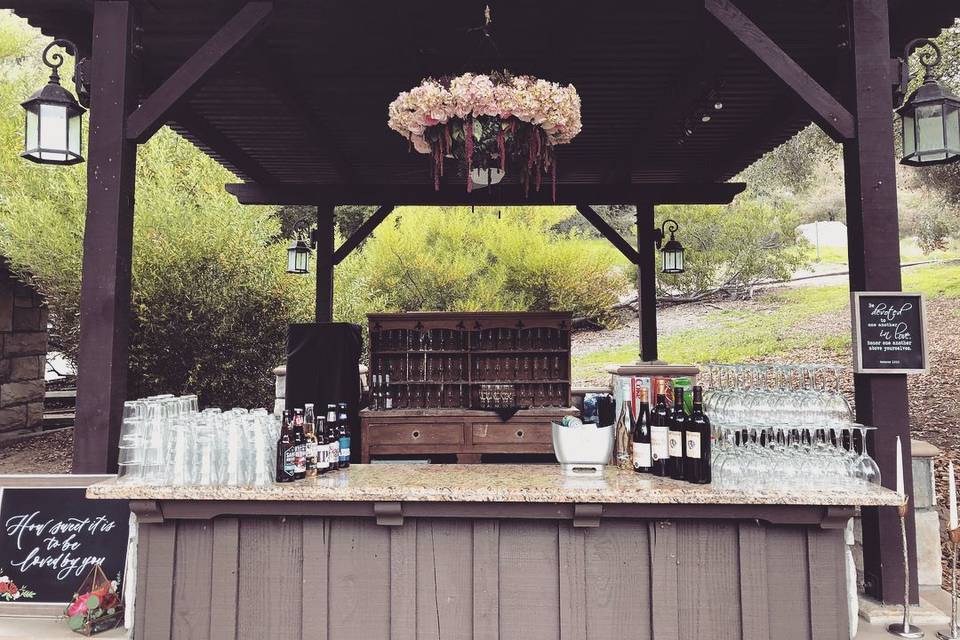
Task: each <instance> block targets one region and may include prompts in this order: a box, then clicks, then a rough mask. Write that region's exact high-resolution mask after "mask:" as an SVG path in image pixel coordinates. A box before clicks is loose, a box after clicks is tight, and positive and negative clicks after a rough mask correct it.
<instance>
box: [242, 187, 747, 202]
mask: <svg viewBox="0 0 960 640" xmlns="http://www.w3.org/2000/svg"><path fill="white" fill-rule="evenodd" d="M744 188H746V185H745V184H743V183H742V182H719V183H715V182H706V183H651V184H560V185H557V201H556V202H554V201H553V200H552V199H551V196H550V189H544V190H543V191H542V192H540V193H537V192H531V193H530V194H529V195H524V193H523V188H522V187H521V186H520V185H518V184H506V185H504V184H501V185H498V186H497V187H495V188H494V189H493V190H488V189H478V190H476V191H474V192H473V193H467V192H466V189H465V188H464V187H463V185H460V184H456V185H454V184H451V185H441V187H440V191H435V190H434V188H433V185H432V184H381V185H372V184H354V185H343V184H291V183H285V184H278V185H264V184H256V183H242V184H228V185H226V190H227V192H229V193H230V194H232V195H234V196H235V197H236V198H237V200H238V201H239V202H240V204H273V205H283V204H285V205H294V204H303V205H311V204H316V203H318V202H323V203H330V204H371V205H380V204H382V203H384V202H391V203H393V204H394V205H395V206H400V205H437V206H455V205H467V206H470V205H475V206H484V205H491V206H496V205H501V206H502V205H534V204H536V205H554V204H556V205H576V204H582V203H584V202H588V203H590V204H634V203H635V202H651V203H653V204H729V203H730V202H731V201H732V200H733V199H734V197H736V195H737V194H739V193H740V192H741V191H743V190H744Z"/></svg>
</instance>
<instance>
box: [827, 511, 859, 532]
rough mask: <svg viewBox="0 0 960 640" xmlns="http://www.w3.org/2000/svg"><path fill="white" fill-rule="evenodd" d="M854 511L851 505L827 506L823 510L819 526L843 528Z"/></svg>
mask: <svg viewBox="0 0 960 640" xmlns="http://www.w3.org/2000/svg"><path fill="white" fill-rule="evenodd" d="M855 511H856V510H855V509H854V508H853V507H827V508H826V509H824V512H823V520H821V521H820V528H821V529H844V528H846V526H847V520H849V519H850V518H852V517H853V516H854V514H855Z"/></svg>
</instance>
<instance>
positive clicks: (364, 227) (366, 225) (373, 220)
mask: <svg viewBox="0 0 960 640" xmlns="http://www.w3.org/2000/svg"><path fill="white" fill-rule="evenodd" d="M391 211H393V205H392V204H388V205H384V206H382V207H380V208H379V209H377V210H376V211H374V212H373V215H371V216H370V217H369V218H367V219H366V220H364V221H363V224H361V225H360V226H359V227H358V228H357V230H356V231H354V232H353V235H351V236H350V237H349V238H347V240H346V241H345V242H344V243H343V244H342V245H340V247H339V248H338V249H337V250H336V251H334V252H333V264H335V265H336V264H340V263H341V262H343V261H344V259H345V258H346V257H347V256H348V255H350V252H351V251H353V250H354V249H356V248H357V247H359V246H360V243H361V242H363V241H364V240H366V239H367V236H369V235H370V234H371V233H373V230H374V229H376V228H377V227H379V226H380V223H381V222H383V221H384V220H385V219H386V217H387V216H388V215H390V212H391Z"/></svg>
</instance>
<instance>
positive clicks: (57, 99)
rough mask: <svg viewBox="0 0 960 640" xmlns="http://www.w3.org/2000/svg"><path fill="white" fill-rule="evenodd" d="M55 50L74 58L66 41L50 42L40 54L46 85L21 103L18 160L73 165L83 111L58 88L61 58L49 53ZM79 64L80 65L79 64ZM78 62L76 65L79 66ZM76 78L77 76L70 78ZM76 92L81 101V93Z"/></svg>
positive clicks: (73, 48)
mask: <svg viewBox="0 0 960 640" xmlns="http://www.w3.org/2000/svg"><path fill="white" fill-rule="evenodd" d="M55 46H59V47H63V48H64V49H66V50H67V51H68V52H70V53H72V54H73V55H76V52H77V48H76V45H74V44H73V43H72V42H70V41H68V40H54V41H53V42H52V43H50V44H49V45H47V47H46V48H45V49H44V50H43V63H44V64H45V65H47V66H48V67H50V69H51V70H52V72H51V73H50V80H49V82H47V85H46V86H45V87H43V88H42V89H40V90H39V91H37V92H36V93H34V94H33V95H32V96H30V98H28V99H27V100H26V101H24V102H23V103H21V106H22V107H23V109H24V111H25V112H26V120H25V123H24V151H23V153H22V154H21V156H22V157H24V158H26V159H27V160H30V161H31V162H36V163H38V164H61V165H68V164H77V163H78V162H83V156H82V155H81V154H80V141H81V137H82V118H83V114H84V113H86V110H85V109H84V108H83V107H82V106H80V103H79V102H78V101H77V99H76V98H75V97H74V96H73V94H72V93H70V91H68V90H67V89H65V88H64V87H62V86H61V85H60V73H59V71H58V70H59V68H60V67H61V66H62V65H63V55H62V54H61V53H59V52H54V53H52V54H51V53H50V50H51V48H53V47H55ZM81 62H82V61H81ZM81 62H78V63H77V64H78V65H81ZM74 77H75V79H76V78H79V77H80V74H79V72H78V73H77V74H76V75H75V76H74ZM77 84H78V92H79V93H80V95H81V97H85V91H83V90H82V89H80V83H79V82H78V83H77Z"/></svg>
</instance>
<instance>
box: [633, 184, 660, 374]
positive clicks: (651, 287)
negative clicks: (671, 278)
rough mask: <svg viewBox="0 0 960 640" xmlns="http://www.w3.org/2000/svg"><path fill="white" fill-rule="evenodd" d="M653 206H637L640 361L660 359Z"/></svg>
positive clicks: (646, 203) (647, 204) (642, 204)
mask: <svg viewBox="0 0 960 640" xmlns="http://www.w3.org/2000/svg"><path fill="white" fill-rule="evenodd" d="M655 223H656V221H655V218H654V206H653V205H652V204H651V203H649V202H642V203H639V204H638V205H637V253H638V254H640V263H639V264H638V265H637V314H638V316H639V319H640V360H641V361H643V362H653V361H654V360H657V358H658V355H657V258H656V254H657V249H656V245H655V240H654V236H653V232H654V225H655Z"/></svg>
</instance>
